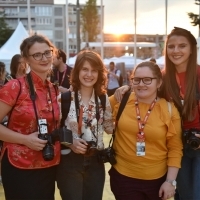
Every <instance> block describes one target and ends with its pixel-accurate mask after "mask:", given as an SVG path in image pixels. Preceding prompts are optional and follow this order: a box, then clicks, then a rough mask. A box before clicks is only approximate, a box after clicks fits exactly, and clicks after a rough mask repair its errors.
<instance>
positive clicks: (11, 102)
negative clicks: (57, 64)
mask: <svg viewBox="0 0 200 200" xmlns="http://www.w3.org/2000/svg"><path fill="white" fill-rule="evenodd" d="M20 50H21V55H22V56H23V58H24V60H25V62H26V63H27V64H28V65H29V66H30V70H31V71H30V76H31V79H32V82H33V86H34V90H35V96H36V99H35V101H34V102H35V109H34V103H33V101H32V100H31V98H30V92H29V84H28V82H27V79H26V77H21V78H19V79H13V80H11V81H9V82H8V83H7V84H6V85H5V86H3V88H2V89H1V90H0V110H1V112H0V121H1V120H2V119H3V118H4V117H5V116H6V115H7V114H8V115H9V114H10V116H9V123H8V127H4V126H2V125H0V139H1V140H3V141H4V145H3V150H2V181H3V187H4V192H5V198H6V199H20V200H22V199H29V200H30V199H34V200H36V199H48V200H50V199H54V190H55V173H56V165H58V164H59V161H60V144H59V142H56V143H55V145H54V146H53V147H54V158H53V159H52V160H50V161H46V160H44V158H43V155H42V152H43V151H42V150H43V148H44V147H45V146H46V144H47V140H42V139H39V138H38V134H39V130H38V124H39V121H40V120H43V121H45V120H46V124H45V126H47V131H48V133H51V132H52V131H53V130H54V129H55V128H57V125H58V121H59V106H58V103H57V98H56V97H57V91H56V90H55V88H54V87H53V85H52V84H51V83H50V82H49V81H48V80H47V75H48V73H49V70H50V69H51V65H52V61H53V53H54V51H55V48H54V46H53V45H52V43H51V42H50V41H49V40H48V39H47V38H45V37H43V36H41V35H33V36H30V37H28V38H26V39H25V40H24V41H23V42H22V44H21V46H20ZM36 113H37V117H36ZM36 118H38V121H37V120H36Z"/></svg>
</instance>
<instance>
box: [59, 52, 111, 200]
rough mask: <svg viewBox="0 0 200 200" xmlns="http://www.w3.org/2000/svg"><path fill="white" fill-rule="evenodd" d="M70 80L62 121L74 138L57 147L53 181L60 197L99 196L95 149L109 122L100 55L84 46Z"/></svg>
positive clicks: (101, 173) (91, 199) (101, 175)
mask: <svg viewBox="0 0 200 200" xmlns="http://www.w3.org/2000/svg"><path fill="white" fill-rule="evenodd" d="M70 80H71V84H72V87H73V91H72V92H71V105H70V110H69V114H68V117H67V119H66V120H65V125H66V126H67V127H68V129H70V130H71V131H72V133H73V138H74V139H73V144H72V145H70V146H69V149H64V150H61V162H60V164H59V166H58V171H57V185H58V188H59V190H60V194H61V197H62V199H63V200H81V199H82V200H83V199H87V200H101V199H102V194H103V187H104V181H105V169H104V164H103V163H102V162H99V160H98V153H99V151H100V150H103V149H104V143H103V132H104V131H106V132H107V133H109V134H111V133H112V132H113V122H112V114H111V106H110V103H109V100H108V96H107V95H106V89H105V88H106V82H107V74H106V68H105V66H104V64H103V62H102V60H101V58H100V56H99V55H98V54H97V53H95V52H92V51H88V50H85V51H82V52H80V53H79V54H78V56H77V59H76V62H75V65H74V68H73V70H72V73H71V78H70ZM102 95H104V97H105V99H104V100H105V109H104V108H103V103H102V102H103V101H102V100H100V99H101V98H100V96H102Z"/></svg>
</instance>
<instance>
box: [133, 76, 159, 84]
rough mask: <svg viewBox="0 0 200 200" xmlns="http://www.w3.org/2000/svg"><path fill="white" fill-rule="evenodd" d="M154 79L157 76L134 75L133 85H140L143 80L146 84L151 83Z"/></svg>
mask: <svg viewBox="0 0 200 200" xmlns="http://www.w3.org/2000/svg"><path fill="white" fill-rule="evenodd" d="M153 79H157V78H155V77H153V78H152V77H143V78H139V77H134V78H132V81H133V85H139V84H140V82H141V81H142V82H143V83H144V84H145V85H150V84H151V83H152V80H153Z"/></svg>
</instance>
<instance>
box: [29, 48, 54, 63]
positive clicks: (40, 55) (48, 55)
mask: <svg viewBox="0 0 200 200" xmlns="http://www.w3.org/2000/svg"><path fill="white" fill-rule="evenodd" d="M29 56H33V58H34V59H35V60H37V61H39V60H42V58H43V56H45V57H46V58H51V57H52V56H53V50H47V51H45V52H44V53H34V54H33V55H29Z"/></svg>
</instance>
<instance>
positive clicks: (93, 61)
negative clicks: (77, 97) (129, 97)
mask: <svg viewBox="0 0 200 200" xmlns="http://www.w3.org/2000/svg"><path fill="white" fill-rule="evenodd" d="M85 61H88V62H89V63H90V65H91V66H92V67H93V68H95V69H97V70H98V79H97V82H96V83H95V84H94V90H95V91H96V93H97V95H98V96H100V95H101V94H105V93H106V87H107V69H106V67H105V65H104V64H103V61H102V59H101V57H100V56H99V54H97V53H96V52H94V51H90V50H83V51H81V52H79V53H78V55H77V58H76V62H75V65H74V68H73V70H72V72H71V76H70V82H71V85H72V87H73V90H74V91H75V92H77V91H78V90H79V89H80V80H79V72H80V70H81V68H82V67H83V65H84V63H85Z"/></svg>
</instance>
